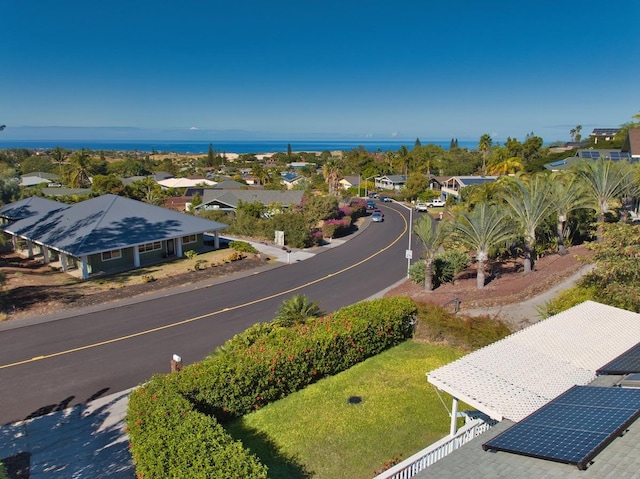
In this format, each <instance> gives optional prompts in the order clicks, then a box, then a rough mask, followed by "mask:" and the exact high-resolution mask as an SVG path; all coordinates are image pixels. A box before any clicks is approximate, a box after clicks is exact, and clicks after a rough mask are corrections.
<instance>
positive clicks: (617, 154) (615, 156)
mask: <svg viewBox="0 0 640 479" xmlns="http://www.w3.org/2000/svg"><path fill="white" fill-rule="evenodd" d="M609 157H610V158H611V159H612V160H629V159H631V153H629V152H628V151H611V152H609Z"/></svg>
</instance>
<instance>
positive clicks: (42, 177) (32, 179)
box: [19, 171, 60, 188]
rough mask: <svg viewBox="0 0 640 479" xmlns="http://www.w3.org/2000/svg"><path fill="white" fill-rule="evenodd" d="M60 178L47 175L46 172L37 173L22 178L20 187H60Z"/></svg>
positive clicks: (52, 174) (53, 174)
mask: <svg viewBox="0 0 640 479" xmlns="http://www.w3.org/2000/svg"><path fill="white" fill-rule="evenodd" d="M59 181H60V176H59V175H56V174H55V173H47V172H44V171H35V172H33V173H27V174H25V175H22V176H20V183H19V186H24V187H27V188H28V187H30V186H36V185H45V184H46V185H47V186H48V185H56V186H57V185H58V182H59Z"/></svg>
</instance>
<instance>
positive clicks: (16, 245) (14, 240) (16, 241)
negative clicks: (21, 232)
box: [11, 236, 18, 251]
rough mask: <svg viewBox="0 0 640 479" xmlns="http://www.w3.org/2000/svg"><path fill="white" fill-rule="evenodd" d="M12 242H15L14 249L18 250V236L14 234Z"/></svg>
mask: <svg viewBox="0 0 640 479" xmlns="http://www.w3.org/2000/svg"><path fill="white" fill-rule="evenodd" d="M11 243H12V244H13V251H18V237H17V236H12V237H11Z"/></svg>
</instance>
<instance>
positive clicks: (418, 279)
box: [409, 261, 426, 286]
mask: <svg viewBox="0 0 640 479" xmlns="http://www.w3.org/2000/svg"><path fill="white" fill-rule="evenodd" d="M425 269H426V266H425V264H424V261H416V262H415V263H413V264H412V265H411V266H409V277H410V278H411V281H413V282H414V283H415V284H421V285H423V286H424V272H425Z"/></svg>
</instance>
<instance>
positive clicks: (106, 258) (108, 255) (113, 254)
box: [102, 249, 122, 261]
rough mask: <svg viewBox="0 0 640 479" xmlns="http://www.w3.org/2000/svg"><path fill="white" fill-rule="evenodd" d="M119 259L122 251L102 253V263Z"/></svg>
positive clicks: (115, 250)
mask: <svg viewBox="0 0 640 479" xmlns="http://www.w3.org/2000/svg"><path fill="white" fill-rule="evenodd" d="M120 258H122V251H121V250H119V249H114V250H111V251H103V252H102V261H111V260H113V259H120Z"/></svg>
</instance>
